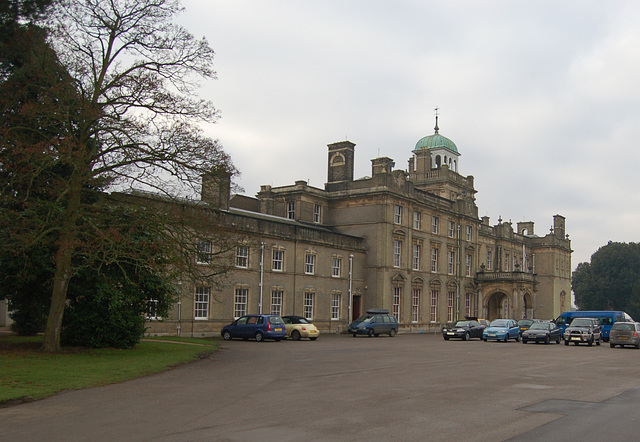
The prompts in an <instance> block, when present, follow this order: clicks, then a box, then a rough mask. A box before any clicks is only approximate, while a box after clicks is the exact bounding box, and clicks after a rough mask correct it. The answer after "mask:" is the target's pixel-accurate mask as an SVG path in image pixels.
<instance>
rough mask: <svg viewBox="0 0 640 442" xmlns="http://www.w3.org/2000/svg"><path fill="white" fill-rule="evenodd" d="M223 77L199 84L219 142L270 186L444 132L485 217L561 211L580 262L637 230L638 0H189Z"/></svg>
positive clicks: (403, 149) (403, 160)
mask: <svg viewBox="0 0 640 442" xmlns="http://www.w3.org/2000/svg"><path fill="white" fill-rule="evenodd" d="M183 6H184V7H185V8H186V11H185V12H184V13H183V14H182V15H180V16H179V22H180V23H181V24H182V25H184V26H185V27H186V28H187V29H188V30H189V31H191V32H192V33H193V34H194V35H195V36H196V37H202V36H204V37H206V38H207V40H208V41H209V43H210V45H211V47H212V48H213V49H214V50H215V52H216V59H215V68H216V70H217V72H218V80H216V81H210V82H207V83H206V84H204V85H203V88H202V89H201V96H202V97H203V98H207V99H210V100H212V101H213V103H214V104H215V105H216V106H217V107H218V108H219V109H220V111H221V115H222V118H221V119H220V121H219V122H218V123H216V124H214V125H211V126H207V127H206V128H205V131H206V133H207V134H208V135H209V136H211V137H213V138H217V139H219V140H220V142H221V143H222V145H223V146H224V149H225V151H226V152H228V153H229V154H230V155H231V157H232V159H233V162H234V164H235V165H236V167H237V168H238V169H239V170H240V171H241V173H242V175H241V176H240V177H239V178H238V179H237V183H238V184H239V185H240V186H242V187H243V188H244V191H245V194H246V195H248V196H255V194H256V193H257V192H258V191H259V189H260V185H262V184H270V185H273V186H283V185H288V184H293V183H294V181H296V180H308V182H309V184H310V185H311V186H314V187H318V188H323V187H324V183H325V182H326V178H327V170H326V164H327V147H326V146H327V144H329V143H333V142H337V141H343V140H345V139H348V140H349V141H351V142H353V143H355V144H356V148H355V149H356V166H355V175H356V177H357V178H358V177H362V176H365V175H371V161H370V160H371V159H373V158H375V157H378V156H386V157H390V158H393V159H394V160H395V163H396V168H397V169H407V168H408V166H407V161H408V159H409V158H410V157H411V155H412V154H411V151H412V150H413V149H414V147H415V144H416V142H417V141H418V140H419V139H420V138H422V137H424V136H426V135H430V134H432V133H433V126H434V108H435V107H436V106H437V107H439V109H440V110H439V115H440V116H439V126H440V133H441V134H442V135H444V136H446V137H448V138H450V139H451V140H452V141H453V142H454V143H456V145H457V147H458V150H459V152H460V153H461V155H462V156H461V158H460V163H459V172H460V173H461V174H462V175H464V176H466V175H473V176H474V177H475V187H476V190H477V191H478V193H477V195H476V197H477V201H476V202H477V204H478V208H479V216H485V215H486V216H489V217H490V220H491V224H492V225H493V224H496V223H497V222H498V217H502V219H503V220H505V221H509V220H511V221H513V223H514V227H515V223H517V222H518V221H534V222H535V233H536V234H538V235H541V236H542V235H545V234H547V233H548V232H549V228H550V227H551V224H552V217H553V215H556V214H560V215H563V216H565V217H566V218H567V221H566V225H567V233H568V234H569V235H570V239H571V242H572V247H573V249H574V253H573V258H572V266H573V267H574V268H575V266H576V265H577V264H578V263H580V262H586V261H589V260H590V257H591V254H592V253H594V252H595V251H596V250H597V249H598V248H599V247H601V246H603V245H605V244H606V243H607V242H608V241H609V240H612V241H622V242H638V235H637V229H638V227H639V226H640V169H639V166H640V149H639V148H640V2H639V1H637V0H629V1H616V0H609V1H602V0H575V1H558V0H554V1H544V0H535V1H534V0H531V1H524V0H520V1H512V0H504V1H498V0H482V1H471V0H468V1H462V0H460V1H457V0H446V1H445V0H438V1H436V0H413V1H412V0H393V1H391V0H389V1H378V0H358V1H356V0H354V1H349V0H338V1H332V0H322V1H313V0H305V1H287V0H255V1H248V0H183Z"/></svg>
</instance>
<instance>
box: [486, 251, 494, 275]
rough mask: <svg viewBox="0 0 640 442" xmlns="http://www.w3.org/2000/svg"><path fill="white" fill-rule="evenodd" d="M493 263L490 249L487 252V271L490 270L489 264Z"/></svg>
mask: <svg viewBox="0 0 640 442" xmlns="http://www.w3.org/2000/svg"><path fill="white" fill-rule="evenodd" d="M492 262H493V253H492V252H491V249H488V250H487V270H491V263H492Z"/></svg>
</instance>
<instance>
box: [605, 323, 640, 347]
mask: <svg viewBox="0 0 640 442" xmlns="http://www.w3.org/2000/svg"><path fill="white" fill-rule="evenodd" d="M616 345H619V346H620V347H624V346H625V345H633V346H634V347H635V348H640V323H637V322H616V323H615V324H613V325H612V326H611V333H610V334H609V346H610V347H611V348H613V347H615V346H616Z"/></svg>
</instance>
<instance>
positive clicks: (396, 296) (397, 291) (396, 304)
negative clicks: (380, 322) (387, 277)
mask: <svg viewBox="0 0 640 442" xmlns="http://www.w3.org/2000/svg"><path fill="white" fill-rule="evenodd" d="M401 296H402V287H394V288H393V311H392V313H393V316H395V317H396V319H398V321H400V298H401Z"/></svg>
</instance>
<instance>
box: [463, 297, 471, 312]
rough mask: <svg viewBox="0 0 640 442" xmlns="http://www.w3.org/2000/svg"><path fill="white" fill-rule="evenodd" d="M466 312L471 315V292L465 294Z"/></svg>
mask: <svg viewBox="0 0 640 442" xmlns="http://www.w3.org/2000/svg"><path fill="white" fill-rule="evenodd" d="M464 313H465V315H466V316H471V293H465V294H464Z"/></svg>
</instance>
